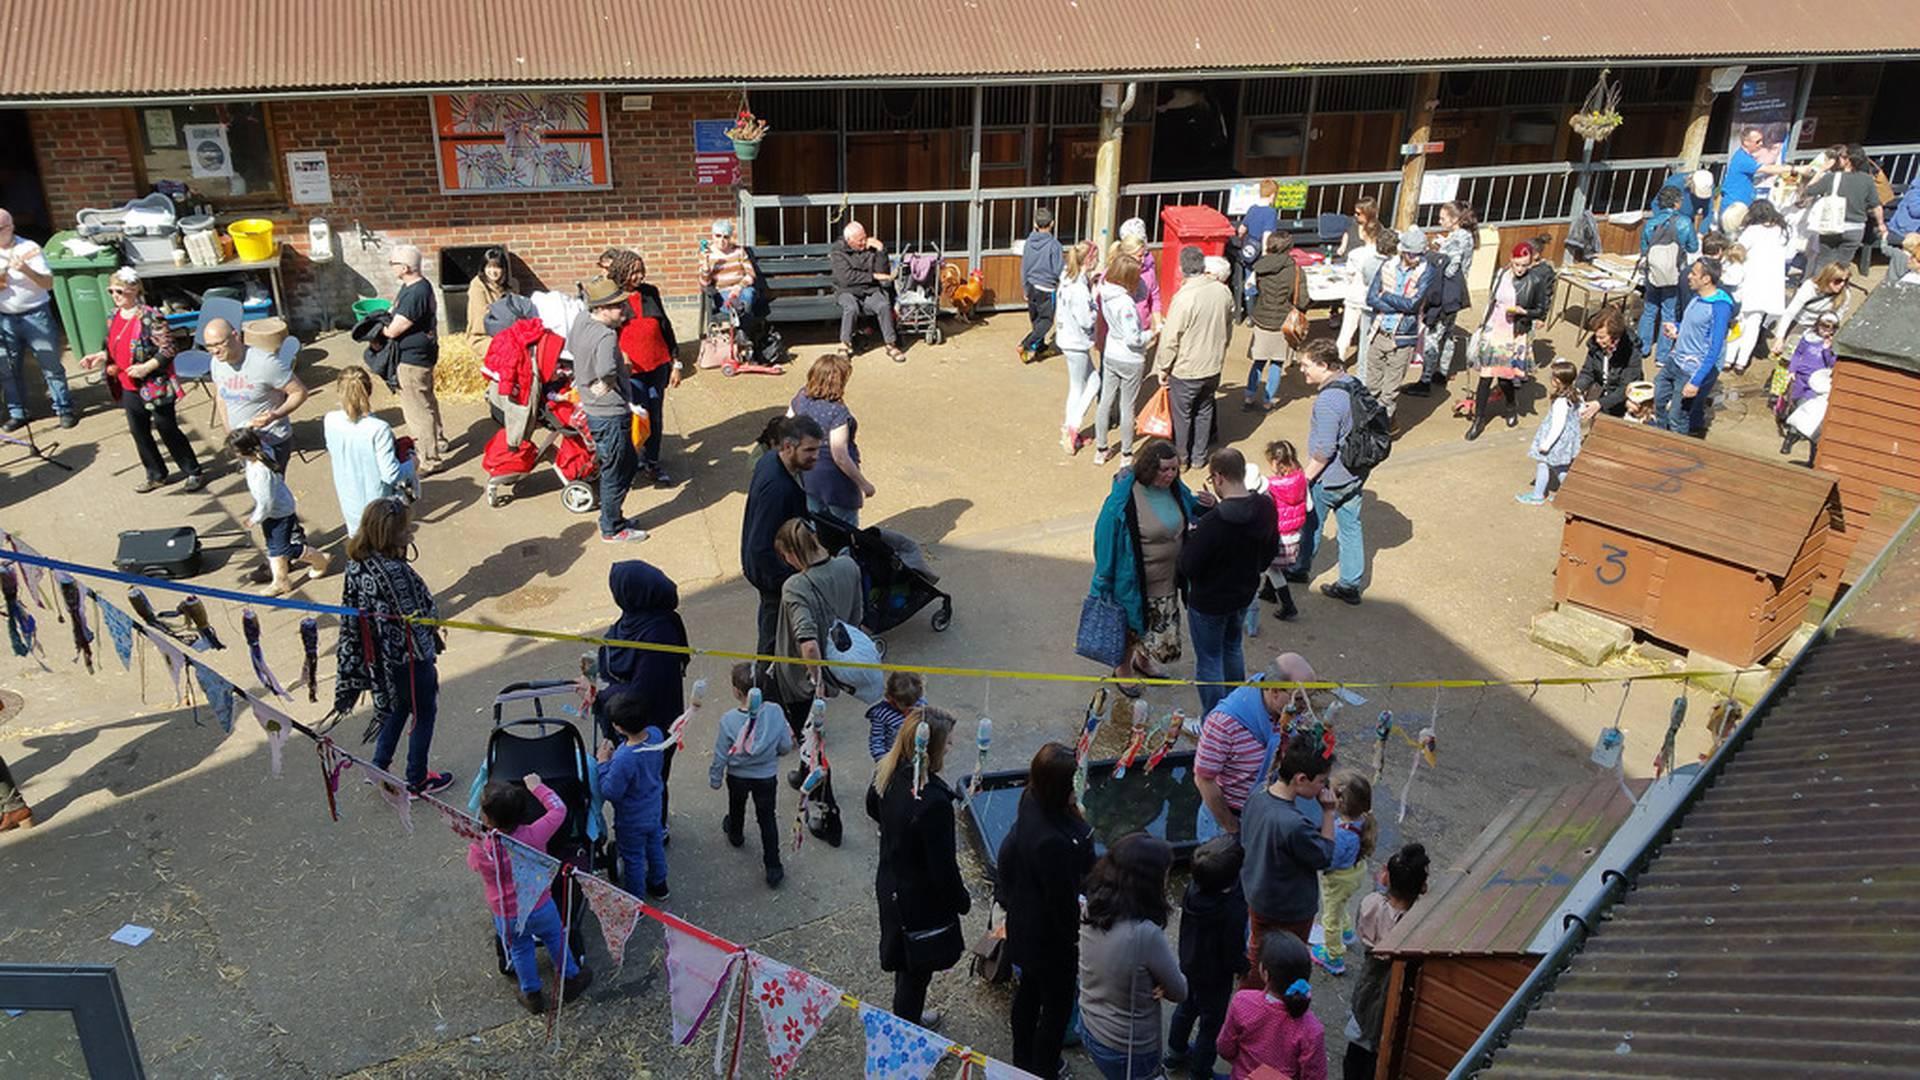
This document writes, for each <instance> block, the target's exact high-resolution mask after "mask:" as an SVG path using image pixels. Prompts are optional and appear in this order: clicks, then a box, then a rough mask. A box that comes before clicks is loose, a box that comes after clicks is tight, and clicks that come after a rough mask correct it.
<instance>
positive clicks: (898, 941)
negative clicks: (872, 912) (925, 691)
mask: <svg viewBox="0 0 1920 1080" xmlns="http://www.w3.org/2000/svg"><path fill="white" fill-rule="evenodd" d="M923 732H924V734H922V733H923ZM952 735H953V717H952V716H950V715H948V714H947V713H946V712H943V711H941V710H940V709H936V708H934V707H933V706H931V705H921V706H919V707H917V708H915V709H914V710H913V712H911V713H909V714H908V715H907V720H906V722H905V723H903V724H901V725H900V733H899V734H898V735H896V736H894V740H893V748H892V749H890V750H888V751H887V755H886V756H885V757H883V758H881V759H880V763H879V764H878V765H877V766H876V767H875V769H874V774H873V786H872V787H870V788H868V789H867V816H868V817H871V818H873V820H875V821H877V822H879V823H880V860H879V866H878V868H877V869H876V871H875V873H874V879H873V888H874V894H875V897H876V899H877V900H878V901H879V905H880V970H882V971H888V972H892V973H893V1004H892V1011H893V1014H894V1015H895V1016H898V1017H900V1018H901V1019H902V1020H905V1021H907V1022H908V1023H910V1024H918V1025H920V1026H921V1027H924V1028H934V1027H938V1026H939V1024H940V1013H939V1011H938V1010H929V1009H928V1008H927V987H928V985H929V984H931V983H932V982H933V976H934V973H935V972H939V971H945V970H946V969H948V968H950V967H952V966H953V965H954V964H956V963H959V961H960V957H961V954H962V953H963V952H964V951H965V949H966V941H965V937H964V935H963V934H962V933H961V930H960V916H962V915H965V914H966V913H967V912H968V911H969V910H971V909H972V907H973V899H972V897H971V896H969V895H968V893H967V883H966V881H965V880H963V879H962V878H961V877H960V862H959V859H958V857H957V855H956V848H955V844H956V839H955V834H954V824H953V804H954V802H955V801H956V800H957V799H958V798H959V797H958V796H957V795H955V794H954V791H953V789H952V788H951V787H948V786H947V782H946V780H944V779H942V778H941V776H940V769H941V767H942V766H943V765H945V764H946V760H947V744H948V742H949V741H950V740H951V738H952Z"/></svg>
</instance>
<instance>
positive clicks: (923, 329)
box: [893, 244, 946, 345]
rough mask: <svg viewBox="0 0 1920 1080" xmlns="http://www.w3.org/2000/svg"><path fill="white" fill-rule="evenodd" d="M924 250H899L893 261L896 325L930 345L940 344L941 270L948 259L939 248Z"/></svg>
mask: <svg viewBox="0 0 1920 1080" xmlns="http://www.w3.org/2000/svg"><path fill="white" fill-rule="evenodd" d="M929 246H930V247H931V248H932V250H931V251H921V250H919V249H918V248H916V247H914V246H913V245H912V244H908V245H907V246H905V247H903V248H901V249H900V254H899V255H898V256H896V257H895V258H894V260H893V280H894V284H895V287H896V290H897V291H896V293H895V296H894V301H893V326H894V329H895V330H898V331H899V332H900V333H902V334H922V335H924V336H925V337H926V339H927V344H929V345H938V344H940V342H941V341H942V340H943V339H944V336H945V335H943V334H941V333H940V267H941V265H942V264H943V263H944V262H945V261H946V257H945V255H944V254H942V252H941V250H940V245H938V244H932V245H929Z"/></svg>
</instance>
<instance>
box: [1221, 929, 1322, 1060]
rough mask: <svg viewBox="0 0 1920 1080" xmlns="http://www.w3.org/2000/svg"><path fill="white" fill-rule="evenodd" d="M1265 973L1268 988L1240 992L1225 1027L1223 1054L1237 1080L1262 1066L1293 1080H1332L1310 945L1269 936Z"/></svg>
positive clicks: (1262, 961)
mask: <svg viewBox="0 0 1920 1080" xmlns="http://www.w3.org/2000/svg"><path fill="white" fill-rule="evenodd" d="M1260 973H1261V975H1262V976H1264V977H1265V979H1266V983H1267V985H1266V986H1264V987H1262V988H1261V989H1258V990H1241V991H1238V992H1237V993H1235V994H1234V995H1233V1000H1232V1001H1231V1002H1229V1003H1228V1005H1227V1021H1226V1023H1224V1024H1222V1025H1221V1026H1220V1039H1219V1044H1218V1047H1219V1052H1220V1056H1221V1058H1223V1059H1225V1060H1227V1061H1231V1062H1233V1080H1248V1078H1249V1077H1251V1076H1253V1075H1254V1073H1255V1072H1256V1071H1257V1070H1258V1069H1260V1068H1261V1067H1262V1066H1265V1067H1267V1068H1269V1069H1278V1070H1280V1073H1281V1075H1283V1076H1285V1077H1287V1078H1288V1080H1327V1033H1326V1029H1325V1028H1323V1027H1321V1026H1320V1018H1319V1017H1317V1016H1315V1015H1313V985H1312V983H1311V982H1310V981H1309V977H1310V976H1311V975H1312V974H1313V961H1312V959H1311V955H1310V954H1309V953H1308V952H1307V946H1306V944H1305V943H1304V942H1302V941H1301V940H1300V939H1299V938H1297V937H1294V936H1293V935H1292V934H1286V933H1272V934H1268V935H1267V936H1266V938H1265V939H1263V940H1262V941H1261V942H1260Z"/></svg>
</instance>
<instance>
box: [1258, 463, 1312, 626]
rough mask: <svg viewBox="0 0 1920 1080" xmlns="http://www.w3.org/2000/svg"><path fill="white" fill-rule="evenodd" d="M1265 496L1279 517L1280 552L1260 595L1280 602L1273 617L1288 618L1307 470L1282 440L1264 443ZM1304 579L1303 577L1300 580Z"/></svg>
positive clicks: (1292, 608)
mask: <svg viewBox="0 0 1920 1080" xmlns="http://www.w3.org/2000/svg"><path fill="white" fill-rule="evenodd" d="M1267 468H1268V469H1270V470H1271V472H1270V473H1269V475H1268V476H1267V497H1268V498H1270V499H1272V500H1273V509H1274V511H1275V512H1276V513H1277V514H1278V515H1279V518H1280V554H1279V555H1276V556H1275V557H1274V560H1273V565H1272V566H1270V567H1268V568H1267V580H1266V582H1265V583H1264V584H1263V585H1262V586H1261V588H1260V598H1261V599H1262V600H1267V601H1271V602H1273V603H1276V604H1279V605H1280V610H1279V611H1276V612H1274V613H1273V617H1274V618H1276V619H1282V620H1289V619H1292V618H1294V617H1295V616H1297V615H1299V614H1300V609H1299V608H1297V607H1295V606H1294V605H1293V593H1292V592H1290V591H1289V590H1288V589H1287V583H1288V582H1289V581H1292V580H1295V578H1294V576H1293V564H1294V562H1295V561H1297V560H1298V559H1299V558H1300V530H1301V529H1303V528H1305V527H1306V523H1307V473H1306V470H1305V469H1303V468H1302V467H1301V465H1300V453H1299V451H1297V450H1295V449H1294V448H1293V444H1292V443H1290V442H1288V441H1287V440H1285V439H1276V440H1274V441H1273V442H1270V443H1268V444H1267ZM1300 580H1304V579H1300Z"/></svg>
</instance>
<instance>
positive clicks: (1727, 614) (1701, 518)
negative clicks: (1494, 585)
mask: <svg viewBox="0 0 1920 1080" xmlns="http://www.w3.org/2000/svg"><path fill="white" fill-rule="evenodd" d="M1915 394H1916V398H1917V399H1920V388H1916V390H1915ZM1837 483H1838V478H1837V477H1835V476H1834V475H1833V474H1832V473H1827V472H1821V471H1819V470H1817V469H1807V468H1805V467H1802V466H1798V465H1789V464H1786V463H1785V462H1782V461H1769V460H1766V459H1763V458H1759V457H1754V456H1752V455H1748V454H1742V453H1736V452H1733V451H1729V450H1724V449H1720V448H1718V447H1714V446H1710V445H1708V444H1707V443H1706V442H1703V441H1702V440H1699V439H1691V438H1687V437H1686V436H1683V435H1676V434H1673V433H1672V432H1667V431H1658V430H1655V429H1653V428H1650V427H1647V426H1644V425H1641V424H1635V423H1630V422H1628V421H1625V420H1616V419H1613V418H1611V417H1604V416H1603V417H1601V418H1600V420H1599V421H1598V422H1597V423H1596V424H1595V425H1594V428H1593V433H1592V434H1591V435H1589V436H1588V437H1587V440H1586V442H1585V444H1584V445H1583V446H1582V447H1581V449H1580V457H1579V460H1578V461H1576V462H1575V463H1574V465H1573V467H1572V469H1570V470H1569V471H1568V473H1567V480H1566V484H1565V485H1564V486H1563V487H1562V488H1561V489H1560V494H1559V496H1558V498H1557V501H1556V505H1557V506H1558V507H1559V508H1560V510H1561V511H1562V512H1564V513H1565V514H1566V530H1565V532H1564V533H1563V534H1562V536H1561V541H1560V561H1559V564H1558V565H1557V566H1556V567H1555V568H1554V584H1553V596H1554V599H1555V600H1556V601H1558V602H1560V603H1572V604H1577V605H1579V606H1580V607H1584V608H1589V609H1591V610H1593V611H1597V612H1599V613H1601V614H1603V615H1607V616H1610V617H1612V618H1614V619H1618V620H1620V621H1621V622H1624V623H1626V624H1627V625H1629V626H1632V627H1634V628H1636V629H1638V630H1641V631H1643V632H1645V633H1646V634H1647V635H1648V636H1650V637H1653V638H1657V639H1659V640H1661V641H1664V642H1667V643H1669V644H1672V645H1675V646H1678V647H1680V648H1683V649H1686V650H1688V651H1690V652H1692V651H1699V652H1702V653H1705V654H1706V655H1708V656H1711V657H1715V658H1717V659H1720V660H1724V661H1726V662H1728V663H1734V664H1750V663H1752V662H1754V661H1755V660H1758V659H1759V658H1761V657H1763V656H1765V655H1767V654H1768V653H1770V652H1772V651H1773V650H1774V649H1775V648H1777V647H1779V645H1780V643H1781V642H1783V641H1785V640H1786V639H1787V637H1788V636H1789V635H1791V634H1792V633H1793V631H1794V628H1795V627H1797V626H1799V625H1800V622H1801V620H1802V619H1803V618H1805V616H1806V613H1807V609H1808V607H1809V604H1810V603H1811V602H1812V600H1813V598H1814V597H1815V596H1816V595H1819V596H1822V597H1830V596H1831V595H1832V593H1833V589H1834V587H1835V582H1833V581H1831V580H1830V579H1829V577H1828V574H1829V572H1830V571H1829V570H1828V569H1827V566H1828V552H1827V543H1828V538H1829V536H1830V535H1831V534H1832V532H1833V530H1834V529H1835V528H1836V519H1837V517H1838V515H1839V512H1840V500H1839V495H1838V492H1837Z"/></svg>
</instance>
